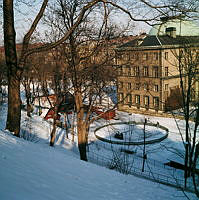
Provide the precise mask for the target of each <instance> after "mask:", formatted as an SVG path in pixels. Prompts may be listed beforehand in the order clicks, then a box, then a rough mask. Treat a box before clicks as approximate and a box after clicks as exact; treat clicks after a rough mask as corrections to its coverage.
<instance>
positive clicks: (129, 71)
mask: <svg viewBox="0 0 199 200" xmlns="http://www.w3.org/2000/svg"><path fill="white" fill-rule="evenodd" d="M127 74H128V76H131V67H130V66H127Z"/></svg>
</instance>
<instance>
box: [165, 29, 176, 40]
mask: <svg viewBox="0 0 199 200" xmlns="http://www.w3.org/2000/svg"><path fill="white" fill-rule="evenodd" d="M165 32H166V35H168V36H169V37H172V38H176V27H168V28H166V31H165Z"/></svg>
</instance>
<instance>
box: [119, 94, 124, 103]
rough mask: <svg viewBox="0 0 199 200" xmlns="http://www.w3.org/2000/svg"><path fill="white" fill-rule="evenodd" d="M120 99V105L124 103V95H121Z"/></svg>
mask: <svg viewBox="0 0 199 200" xmlns="http://www.w3.org/2000/svg"><path fill="white" fill-rule="evenodd" d="M118 98H119V103H120V102H121V103H124V94H123V93H119V96H118Z"/></svg>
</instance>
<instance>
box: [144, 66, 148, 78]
mask: <svg viewBox="0 0 199 200" xmlns="http://www.w3.org/2000/svg"><path fill="white" fill-rule="evenodd" d="M144 76H145V77H147V76H149V68H148V67H146V66H145V67H144Z"/></svg>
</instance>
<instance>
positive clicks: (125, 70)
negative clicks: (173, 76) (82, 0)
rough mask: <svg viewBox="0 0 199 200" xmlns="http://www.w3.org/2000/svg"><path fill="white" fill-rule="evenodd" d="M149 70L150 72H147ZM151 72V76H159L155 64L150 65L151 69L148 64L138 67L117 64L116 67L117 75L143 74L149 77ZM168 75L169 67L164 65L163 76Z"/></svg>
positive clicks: (138, 75)
mask: <svg viewBox="0 0 199 200" xmlns="http://www.w3.org/2000/svg"><path fill="white" fill-rule="evenodd" d="M149 72H150V73H149ZM150 74H151V76H152V77H155V78H158V77H159V69H158V67H157V66H154V67H152V69H151V70H150V69H149V67H148V66H144V67H142V68H141V67H139V66H134V67H130V66H128V65H127V66H119V67H118V75H119V76H125V75H127V76H137V77H140V76H144V77H149V76H150ZM168 75H169V68H168V67H165V69H164V76H168Z"/></svg>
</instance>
